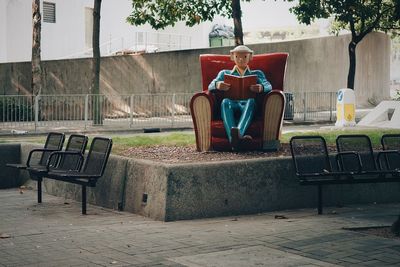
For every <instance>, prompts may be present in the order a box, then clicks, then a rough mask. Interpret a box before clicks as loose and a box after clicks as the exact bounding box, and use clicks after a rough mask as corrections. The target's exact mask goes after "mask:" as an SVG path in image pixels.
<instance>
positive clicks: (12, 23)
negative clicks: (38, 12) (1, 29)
mask: <svg viewBox="0 0 400 267" xmlns="http://www.w3.org/2000/svg"><path fill="white" fill-rule="evenodd" d="M3 1H5V2H6V20H7V24H6V25H7V28H6V37H5V38H6V43H7V44H6V53H7V56H6V60H7V61H9V62H10V61H15V62H17V61H26V60H30V57H31V50H32V26H31V25H32V19H31V18H32V2H31V1H26V0H3Z"/></svg>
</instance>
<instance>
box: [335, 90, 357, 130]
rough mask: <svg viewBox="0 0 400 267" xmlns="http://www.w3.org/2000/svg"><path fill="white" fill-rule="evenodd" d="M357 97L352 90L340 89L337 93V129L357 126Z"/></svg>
mask: <svg viewBox="0 0 400 267" xmlns="http://www.w3.org/2000/svg"><path fill="white" fill-rule="evenodd" d="M355 106H356V97H355V95H354V90H352V89H347V88H345V89H340V90H339V91H338V93H337V102H336V123H335V126H337V127H346V126H355V125H356V121H355V119H356V109H355Z"/></svg>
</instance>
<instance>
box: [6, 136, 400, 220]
mask: <svg viewBox="0 0 400 267" xmlns="http://www.w3.org/2000/svg"><path fill="white" fill-rule="evenodd" d="M2 147H3V146H0V151H1V150H3V151H4V149H3V148H2ZM13 147H14V149H17V148H18V146H13ZM11 149H12V147H9V150H10V151H9V153H10V154H13V153H14V152H12V151H11ZM31 149H32V146H31V145H29V144H21V148H20V156H21V159H22V161H23V162H24V160H25V158H26V157H27V154H28V152H29V151H30V150H31ZM0 176H1V175H0ZM12 178H15V176H12ZM17 178H18V180H19V181H24V180H27V179H28V177H26V174H25V173H23V172H21V175H20V176H17ZM4 179H10V176H6V177H5V178H3V179H1V180H4ZM1 180H0V181H1ZM30 186H31V187H32V188H35V186H36V184H35V183H31V184H30ZM44 189H45V190H44V191H45V192H47V193H49V194H52V195H55V196H61V197H66V198H70V199H75V200H80V197H81V188H80V187H79V186H76V185H73V184H68V183H65V182H59V181H54V180H50V179H45V180H44ZM399 189H400V185H399V184H398V183H390V184H354V185H330V186H326V187H324V205H325V206H337V205H338V206H342V205H347V204H361V203H374V202H376V203H389V202H397V201H400V194H398V192H399ZM88 201H89V203H92V204H95V205H98V206H102V207H107V208H112V209H115V210H117V209H118V208H122V209H123V210H124V211H129V212H132V213H136V214H140V215H143V216H146V217H150V218H152V219H155V220H161V221H175V220H188V219H197V218H208V217H219V216H230V215H242V214H256V213H260V212H268V211H279V210H284V209H296V208H311V207H316V206H317V188H316V187H312V186H300V185H299V184H298V180H297V178H296V177H295V175H294V170H293V166H292V160H291V158H289V157H282V158H260V159H253V160H241V161H223V162H210V163H207V162H206V163H196V164H165V163H159V162H153V161H146V160H137V159H129V158H124V157H119V156H113V155H112V156H111V157H110V160H109V163H108V166H107V168H106V171H105V174H104V176H103V177H102V178H101V179H100V180H99V181H98V184H97V186H96V188H94V189H91V188H89V189H88Z"/></svg>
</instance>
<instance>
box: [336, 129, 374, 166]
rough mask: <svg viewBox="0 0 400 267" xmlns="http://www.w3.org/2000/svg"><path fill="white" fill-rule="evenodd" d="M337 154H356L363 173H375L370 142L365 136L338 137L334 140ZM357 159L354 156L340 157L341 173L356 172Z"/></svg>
mask: <svg viewBox="0 0 400 267" xmlns="http://www.w3.org/2000/svg"><path fill="white" fill-rule="evenodd" d="M336 148H337V151H338V152H356V153H358V155H359V156H360V159H361V166H362V170H363V171H376V170H377V169H378V168H377V165H376V161H375V157H374V151H373V149H372V144H371V140H370V139H369V137H368V136H367V135H364V134H355V135H339V136H338V137H337V138H336ZM356 160H357V158H355V157H354V156H343V157H340V164H341V166H342V170H343V171H358V162H356Z"/></svg>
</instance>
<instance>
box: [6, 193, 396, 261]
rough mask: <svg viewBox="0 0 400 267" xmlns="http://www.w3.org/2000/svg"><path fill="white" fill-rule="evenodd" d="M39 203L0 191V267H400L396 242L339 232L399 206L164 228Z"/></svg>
mask: <svg viewBox="0 0 400 267" xmlns="http://www.w3.org/2000/svg"><path fill="white" fill-rule="evenodd" d="M43 200H44V203H42V204H37V203H36V191H32V190H25V191H24V192H23V194H20V192H19V190H18V189H7V190H0V203H1V205H0V237H2V238H0V266H396V265H397V266H399V265H400V240H399V239H397V240H395V239H386V238H382V237H377V236H373V235H366V234H362V233H359V232H354V231H349V230H345V229H343V228H352V227H367V226H383V225H390V224H391V223H392V222H393V221H394V220H395V219H396V217H397V215H398V213H399V212H400V204H399V203H395V204H384V205H383V204H382V205H379V204H371V205H363V206H351V207H344V208H326V209H325V210H326V212H327V214H326V215H322V216H319V215H317V214H316V211H315V210H312V209H304V210H290V211H279V212H270V213H263V214H257V215H248V216H233V217H223V218H212V219H202V220H190V221H177V222H168V223H166V222H159V221H153V220H150V219H147V218H144V217H141V216H139V215H135V214H131V213H126V212H118V211H113V210H109V209H104V208H100V207H96V206H92V205H89V206H88V215H86V216H84V215H81V214H80V203H78V202H75V201H72V200H65V199H63V198H58V197H54V196H50V195H46V194H45V195H44V199H43ZM275 215H283V216H285V217H286V219H275ZM8 236H9V237H8ZM7 237H8V238H7Z"/></svg>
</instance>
